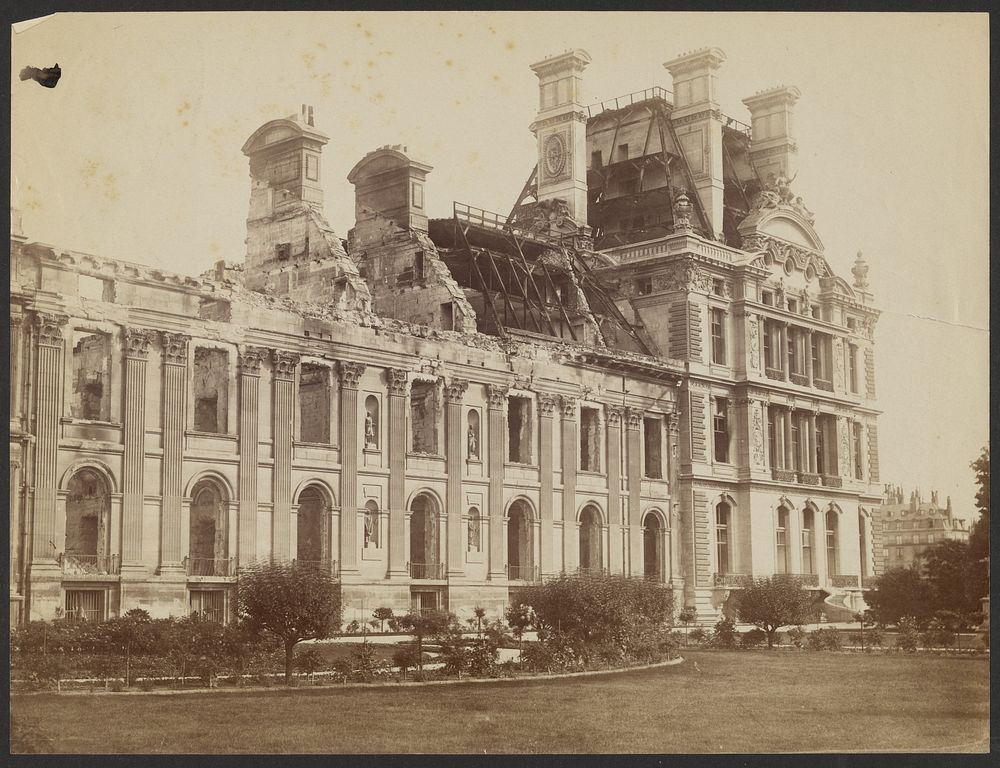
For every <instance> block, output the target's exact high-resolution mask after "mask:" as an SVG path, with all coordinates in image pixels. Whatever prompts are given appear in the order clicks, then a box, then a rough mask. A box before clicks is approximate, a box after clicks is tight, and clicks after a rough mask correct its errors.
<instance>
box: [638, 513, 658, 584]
mask: <svg viewBox="0 0 1000 768" xmlns="http://www.w3.org/2000/svg"><path fill="white" fill-rule="evenodd" d="M642 574H643V576H645V577H646V578H647V579H650V580H651V581H663V526H662V525H661V524H660V518H659V516H657V515H655V514H653V513H652V512H651V513H649V514H648V515H646V518H645V520H643V524H642Z"/></svg>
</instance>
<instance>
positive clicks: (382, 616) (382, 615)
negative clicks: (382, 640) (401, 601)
mask: <svg viewBox="0 0 1000 768" xmlns="http://www.w3.org/2000/svg"><path fill="white" fill-rule="evenodd" d="M372 617H373V618H375V619H378V631H379V632H385V623H386V622H387V621H389V620H390V619H392V618H393V613H392V608H376V609H375V610H374V611H372Z"/></svg>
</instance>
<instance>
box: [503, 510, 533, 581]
mask: <svg viewBox="0 0 1000 768" xmlns="http://www.w3.org/2000/svg"><path fill="white" fill-rule="evenodd" d="M531 550H532V547H531V509H530V508H529V507H528V505H527V503H525V502H524V501H523V500H521V499H518V500H517V501H515V502H514V503H513V504H511V505H510V509H509V510H508V511H507V578H508V579H523V580H529V579H531V577H532V565H533V562H532V552H531Z"/></svg>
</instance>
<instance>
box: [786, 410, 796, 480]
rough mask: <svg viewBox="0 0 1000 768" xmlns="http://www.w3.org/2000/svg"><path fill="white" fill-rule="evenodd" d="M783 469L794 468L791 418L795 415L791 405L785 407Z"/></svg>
mask: <svg viewBox="0 0 1000 768" xmlns="http://www.w3.org/2000/svg"><path fill="white" fill-rule="evenodd" d="M784 416H785V419H784V422H785V424H784V426H785V469H786V470H788V471H789V472H793V471H794V470H795V456H794V454H793V452H792V448H793V447H794V446H793V445H792V419H793V418H794V417H795V411H794V410H793V409H792V407H791V406H788V407H787V408H786V409H785V414H784Z"/></svg>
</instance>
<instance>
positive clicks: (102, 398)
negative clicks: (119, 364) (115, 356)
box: [70, 333, 111, 421]
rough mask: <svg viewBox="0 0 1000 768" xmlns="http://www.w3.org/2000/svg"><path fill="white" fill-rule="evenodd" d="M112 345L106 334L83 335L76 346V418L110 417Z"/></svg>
mask: <svg viewBox="0 0 1000 768" xmlns="http://www.w3.org/2000/svg"><path fill="white" fill-rule="evenodd" d="M110 373H111V344H110V339H109V338H108V336H107V334H103V333H94V334H90V335H87V336H81V337H80V338H79V341H77V342H76V345H75V346H74V347H73V399H72V401H71V403H70V413H71V414H72V415H73V418H75V419H89V420H93V421H110V420H111V377H110Z"/></svg>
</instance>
